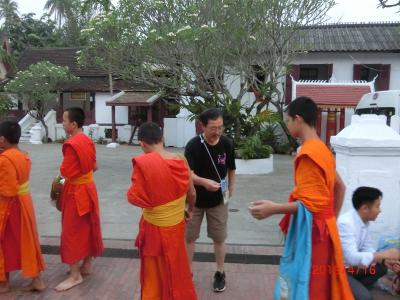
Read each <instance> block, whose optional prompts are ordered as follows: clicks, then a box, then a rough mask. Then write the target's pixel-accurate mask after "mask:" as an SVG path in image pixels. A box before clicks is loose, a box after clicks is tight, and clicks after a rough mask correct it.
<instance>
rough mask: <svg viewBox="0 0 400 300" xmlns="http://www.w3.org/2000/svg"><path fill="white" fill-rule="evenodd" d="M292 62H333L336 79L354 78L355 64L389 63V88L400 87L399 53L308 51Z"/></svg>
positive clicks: (396, 88) (333, 74)
mask: <svg viewBox="0 0 400 300" xmlns="http://www.w3.org/2000/svg"><path fill="white" fill-rule="evenodd" d="M292 64H294V65H301V64H333V69H332V76H333V77H334V78H335V79H336V81H345V82H350V81H352V80H353V65H358V64H389V65H390V83H389V89H391V90H398V89H400V59H399V55H398V54H397V53H383V52H380V53H365V52H355V53H326V52H325V53H306V54H300V55H298V56H296V57H295V59H294V60H293V62H292Z"/></svg>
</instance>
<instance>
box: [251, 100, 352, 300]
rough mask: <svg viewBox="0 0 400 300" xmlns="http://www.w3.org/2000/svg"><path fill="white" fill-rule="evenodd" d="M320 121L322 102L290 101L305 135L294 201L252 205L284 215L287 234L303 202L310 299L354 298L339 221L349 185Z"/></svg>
mask: <svg viewBox="0 0 400 300" xmlns="http://www.w3.org/2000/svg"><path fill="white" fill-rule="evenodd" d="M316 120H317V106H316V105H315V103H314V102H313V101H312V100H311V99H310V98H307V97H299V98H297V99H295V100H294V101H292V102H291V103H290V104H289V107H288V119H287V126H288V129H289V131H290V134H291V135H292V136H293V137H295V138H300V139H302V140H303V145H302V146H301V149H300V151H299V153H298V154H297V156H296V159H295V163H294V169H295V176H294V179H295V187H294V189H293V191H292V193H291V194H290V197H289V203H287V204H278V203H275V202H272V201H269V200H260V201H255V202H253V203H252V205H251V206H250V207H249V210H250V213H251V214H252V215H253V217H255V218H257V219H264V218H267V217H269V216H271V215H273V214H282V213H283V214H285V217H284V218H283V219H282V221H281V223H280V226H281V229H282V231H283V232H284V233H286V232H287V230H288V226H289V222H290V214H295V213H296V211H297V204H296V201H300V202H301V203H302V204H303V205H304V206H305V207H306V209H308V210H309V211H310V212H311V213H312V215H313V222H312V237H311V240H312V255H311V270H310V272H311V274H310V275H311V276H310V282H309V299H311V300H321V299H324V300H329V299H332V300H352V299H354V298H353V295H352V292H351V289H350V286H349V284H348V281H347V276H346V272H345V269H344V261H343V256H342V250H341V244H340V240H339V234H338V229H337V224H336V216H337V215H338V214H339V212H340V209H341V206H342V203H343V197H344V190H345V187H344V184H343V182H342V180H341V179H340V176H339V175H338V174H337V173H336V171H335V160H334V158H333V156H332V153H331V152H330V151H329V149H328V148H327V147H326V145H325V144H324V143H323V142H322V141H321V140H320V139H319V137H318V135H317V132H316V130H315V123H316Z"/></svg>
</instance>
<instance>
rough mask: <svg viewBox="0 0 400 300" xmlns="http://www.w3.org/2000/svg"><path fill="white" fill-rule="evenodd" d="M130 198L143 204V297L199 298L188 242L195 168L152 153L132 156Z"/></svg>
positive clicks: (164, 299)
mask: <svg viewBox="0 0 400 300" xmlns="http://www.w3.org/2000/svg"><path fill="white" fill-rule="evenodd" d="M132 164H133V167H134V170H133V172H132V176H131V180H132V185H131V187H130V188H129V190H128V193H127V197H128V201H129V202H130V203H132V204H133V205H135V206H138V207H141V208H143V215H142V218H141V220H140V224H139V234H138V236H137V238H136V243H135V245H136V246H137V247H138V248H139V254H140V259H141V274H140V275H141V276H140V280H141V287H142V293H141V294H142V300H150V299H154V300H155V299H157V300H195V299H197V296H196V293H195V290H194V285H193V281H192V276H191V272H190V267H189V262H188V258H187V253H186V246H185V241H184V233H185V221H184V209H185V201H186V194H187V192H188V189H189V176H190V171H189V168H188V167H187V164H186V162H185V161H184V160H182V159H168V160H165V159H163V158H162V157H161V156H160V155H159V154H158V153H156V152H152V153H148V154H144V155H140V156H138V157H135V158H133V159H132Z"/></svg>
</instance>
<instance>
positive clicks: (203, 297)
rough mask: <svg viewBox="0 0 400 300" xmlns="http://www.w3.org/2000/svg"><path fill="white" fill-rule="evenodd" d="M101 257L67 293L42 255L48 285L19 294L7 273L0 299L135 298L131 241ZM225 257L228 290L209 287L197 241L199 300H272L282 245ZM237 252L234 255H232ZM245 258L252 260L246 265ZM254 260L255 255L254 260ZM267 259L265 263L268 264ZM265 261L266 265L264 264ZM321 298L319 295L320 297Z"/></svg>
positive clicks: (204, 252) (57, 270) (50, 244)
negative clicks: (6, 287)
mask: <svg viewBox="0 0 400 300" xmlns="http://www.w3.org/2000/svg"><path fill="white" fill-rule="evenodd" d="M43 242H44V243H45V244H46V245H47V246H46V247H44V252H45V253H48V252H49V251H53V250H55V251H57V244H58V239H55V238H50V239H49V238H47V239H44V240H43ZM105 246H106V251H105V256H103V257H100V258H97V259H96V260H95V263H94V269H93V270H94V273H93V274H92V275H90V276H87V277H85V280H84V282H83V283H82V284H80V285H79V286H77V287H76V288H73V289H71V290H69V291H66V292H63V293H58V292H56V291H54V289H53V288H54V287H55V286H56V285H57V284H58V283H59V282H61V281H62V280H63V279H64V278H65V276H66V272H67V270H68V268H67V267H66V266H65V265H63V264H61V263H60V258H59V256H58V255H54V254H46V255H45V260H46V263H47V269H46V270H45V272H44V273H43V278H44V280H45V281H46V284H47V286H48V288H47V289H46V290H45V291H44V292H42V293H23V292H20V291H18V287H19V286H22V285H24V284H27V283H28V281H27V280H24V279H21V278H20V277H19V276H18V275H19V274H16V273H14V274H12V279H11V280H12V285H13V290H12V291H11V292H10V293H7V294H4V295H1V296H0V300H17V299H18V300H20V299H24V300H39V299H40V300H139V299H140V286H139V260H138V259H137V258H132V257H135V251H134V249H133V241H123V240H106V241H105ZM227 250H228V252H229V253H230V255H231V256H230V257H231V258H229V257H228V259H227V260H228V261H232V257H236V263H234V262H229V263H227V264H226V268H225V269H226V273H227V290H226V291H225V292H223V293H218V294H216V293H214V292H213V291H212V277H213V274H214V272H215V265H214V262H212V259H211V260H210V258H212V255H211V251H212V246H211V245H209V244H199V245H198V247H197V255H196V258H195V260H196V261H195V262H194V264H193V274H194V282H195V286H196V291H197V294H198V297H199V300H212V299H216V300H247V299H251V300H272V299H273V296H272V292H273V289H274V283H275V278H276V273H277V270H278V266H277V263H278V260H276V257H277V256H278V255H279V254H280V253H281V251H282V248H281V247H268V246H244V245H228V248H227ZM235 255H236V256H235ZM246 257H247V258H249V257H250V258H251V259H247V262H248V261H249V260H250V261H251V262H252V263H246ZM257 258H258V259H257ZM268 258H269V263H268ZM264 262H266V263H264ZM373 295H374V299H375V300H395V299H399V298H398V297H397V298H396V297H393V296H390V295H388V294H385V293H383V292H381V291H378V290H374V291H373ZM321 300H323V299H321Z"/></svg>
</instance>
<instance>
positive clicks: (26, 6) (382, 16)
mask: <svg viewBox="0 0 400 300" xmlns="http://www.w3.org/2000/svg"><path fill="white" fill-rule="evenodd" d="M16 2H17V3H18V9H19V13H20V14H25V13H30V12H34V13H36V16H37V17H40V16H41V15H42V14H43V7H44V4H45V3H46V0H34V1H33V0H16ZM113 2H116V1H113ZM336 3H337V4H336V6H335V7H334V8H333V9H332V10H331V11H330V13H329V16H330V18H331V20H330V22H329V23H334V22H338V21H340V22H381V21H400V13H398V10H399V9H398V8H385V9H382V8H377V5H378V3H379V1H378V0H336Z"/></svg>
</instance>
